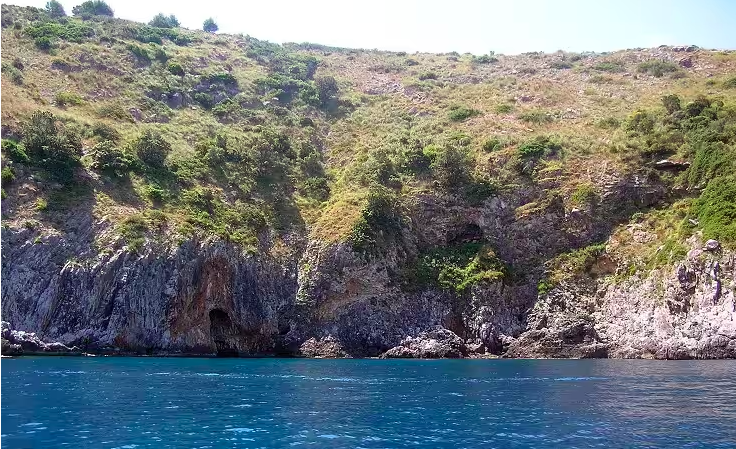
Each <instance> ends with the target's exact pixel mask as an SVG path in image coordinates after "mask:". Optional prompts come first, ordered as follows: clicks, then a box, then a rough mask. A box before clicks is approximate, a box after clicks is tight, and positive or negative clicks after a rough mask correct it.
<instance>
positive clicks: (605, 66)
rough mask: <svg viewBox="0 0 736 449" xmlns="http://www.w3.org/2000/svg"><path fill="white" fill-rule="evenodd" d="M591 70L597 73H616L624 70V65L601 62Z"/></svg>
mask: <svg viewBox="0 0 736 449" xmlns="http://www.w3.org/2000/svg"><path fill="white" fill-rule="evenodd" d="M593 70H598V71H599V72H609V73H617V72H623V71H624V70H626V67H625V66H624V64H623V63H622V62H620V61H603V62H599V63H598V64H596V65H594V66H593Z"/></svg>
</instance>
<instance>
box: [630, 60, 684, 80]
mask: <svg viewBox="0 0 736 449" xmlns="http://www.w3.org/2000/svg"><path fill="white" fill-rule="evenodd" d="M677 70H678V67H677V64H675V63H672V62H669V61H661V60H658V59H653V60H650V61H645V62H642V63H641V64H639V65H638V66H637V68H636V71H637V72H639V73H648V74H650V75H653V76H655V77H657V78H659V77H662V76H664V74H665V73H672V72H676V71H677Z"/></svg>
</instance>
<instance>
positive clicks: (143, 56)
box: [126, 44, 152, 62]
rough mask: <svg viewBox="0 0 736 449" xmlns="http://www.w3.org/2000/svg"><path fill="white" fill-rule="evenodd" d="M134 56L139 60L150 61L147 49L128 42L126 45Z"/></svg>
mask: <svg viewBox="0 0 736 449" xmlns="http://www.w3.org/2000/svg"><path fill="white" fill-rule="evenodd" d="M126 48H127V49H128V50H129V51H130V52H131V53H133V55H135V57H136V58H138V59H139V60H141V61H148V62H150V61H151V59H152V58H151V55H150V54H148V49H146V48H145V47H142V46H140V45H137V44H128V45H127V47H126Z"/></svg>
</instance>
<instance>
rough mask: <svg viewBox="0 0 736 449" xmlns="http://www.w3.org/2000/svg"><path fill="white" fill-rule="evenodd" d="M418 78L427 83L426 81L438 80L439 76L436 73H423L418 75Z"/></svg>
mask: <svg viewBox="0 0 736 449" xmlns="http://www.w3.org/2000/svg"><path fill="white" fill-rule="evenodd" d="M417 78H419V79H420V80H422V81H425V80H436V79H437V74H436V73H434V72H422V73H420V74H419V75H418V77H417Z"/></svg>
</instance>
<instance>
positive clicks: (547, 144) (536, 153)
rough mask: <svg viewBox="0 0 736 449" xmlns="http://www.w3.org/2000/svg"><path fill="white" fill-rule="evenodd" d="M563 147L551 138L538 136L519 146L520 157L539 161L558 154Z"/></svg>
mask: <svg viewBox="0 0 736 449" xmlns="http://www.w3.org/2000/svg"><path fill="white" fill-rule="evenodd" d="M561 149H562V145H560V144H558V143H556V142H553V141H552V140H550V138H549V137H545V136H537V137H535V138H534V139H532V140H529V141H527V142H524V143H523V144H522V145H521V146H519V157H521V158H523V159H538V158H540V157H542V156H550V155H554V154H557V152H558V151H560V150H561Z"/></svg>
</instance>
